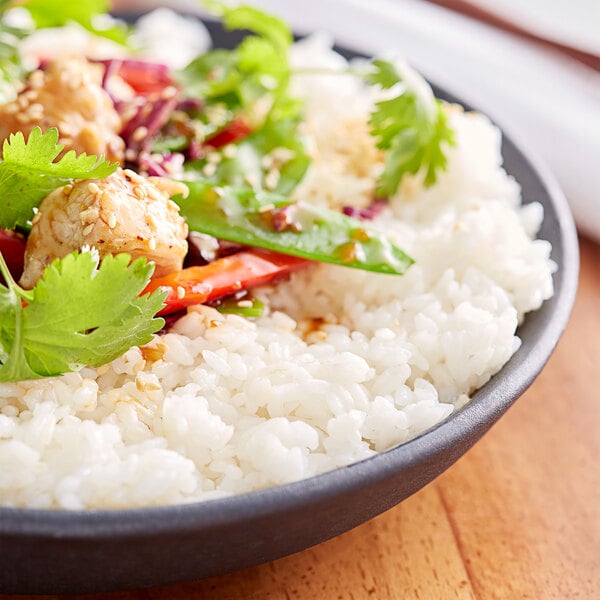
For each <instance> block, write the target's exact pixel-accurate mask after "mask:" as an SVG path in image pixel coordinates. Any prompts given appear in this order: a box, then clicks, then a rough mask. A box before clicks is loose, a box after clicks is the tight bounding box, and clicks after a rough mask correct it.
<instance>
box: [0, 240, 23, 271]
mask: <svg viewBox="0 0 600 600" xmlns="http://www.w3.org/2000/svg"><path fill="white" fill-rule="evenodd" d="M0 252H2V256H3V257H4V260H5V261H6V264H7V266H8V270H9V271H10V273H11V275H12V276H13V279H14V280H15V281H18V280H19V278H20V277H21V275H22V273H23V263H24V259H25V240H24V239H23V238H22V237H21V236H19V235H18V234H15V233H13V232H12V231H5V230H4V229H0ZM1 280H2V277H1V276H0V281H1Z"/></svg>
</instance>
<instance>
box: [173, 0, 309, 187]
mask: <svg viewBox="0 0 600 600" xmlns="http://www.w3.org/2000/svg"><path fill="white" fill-rule="evenodd" d="M204 4H205V6H207V8H209V10H211V11H212V12H213V13H214V14H215V15H217V16H220V17H222V19H223V24H224V26H225V27H226V28H227V29H242V30H245V31H249V32H250V33H251V35H248V36H246V37H245V38H244V39H243V40H242V41H241V43H240V44H239V45H238V46H237V48H235V49H234V50H223V49H217V50H213V51H212V52H208V53H206V54H203V55H202V56H199V57H198V58H196V59H195V60H194V61H192V62H191V63H190V64H189V65H188V67H186V68H185V69H184V70H183V71H182V72H180V73H179V75H178V79H179V81H180V83H181V84H182V85H183V87H184V90H185V92H186V94H187V95H189V96H192V97H196V98H200V99H202V101H203V103H204V104H205V105H206V106H207V110H206V116H205V120H206V121H207V122H206V123H205V134H206V135H207V136H210V135H212V134H214V133H215V132H218V131H219V130H220V129H224V128H226V127H227V125H228V124H229V123H231V122H232V121H233V120H234V119H239V118H241V119H242V120H244V121H245V122H247V123H248V124H249V126H250V128H251V130H252V133H251V134H250V135H248V136H247V137H245V138H244V139H243V140H241V141H238V142H236V152H235V153H234V154H233V155H231V154H228V153H225V152H223V150H222V149H218V150H216V153H217V154H220V159H219V160H218V161H217V162H216V163H215V162H213V163H212V165H216V166H215V168H213V167H212V165H209V166H208V168H205V167H207V160H206V159H202V160H198V161H194V162H191V163H188V164H187V165H186V170H187V171H196V172H198V173H199V174H200V175H201V177H207V178H208V180H209V181H211V182H213V183H220V184H225V185H233V186H250V187H252V188H254V189H267V190H269V191H275V192H279V193H283V194H287V193H290V192H291V191H292V190H293V189H294V188H295V187H296V186H297V185H298V183H299V182H300V180H301V179H302V178H303V177H304V174H305V173H306V170H307V168H308V165H309V163H310V159H309V157H308V154H307V152H306V148H305V144H304V140H303V138H302V136H301V135H300V134H299V132H298V125H299V123H300V119H301V108H302V105H301V102H300V101H299V100H297V99H295V98H292V97H291V96H290V95H289V93H288V86H289V82H290V76H291V71H290V66H289V57H288V54H289V50H290V46H291V44H292V42H293V36H292V34H291V32H290V30H289V28H288V26H287V25H286V24H285V23H284V22H283V21H281V20H280V19H278V18H277V17H275V16H273V15H270V14H266V13H264V12H262V11H260V10H258V9H256V8H253V7H250V6H237V7H234V8H232V7H228V6H226V5H224V4H223V3H221V2H214V1H211V2H205V3H204ZM215 109H218V115H219V122H218V124H217V125H215V124H214V123H213V122H212V121H211V115H213V114H214V113H215ZM211 111H212V112H211ZM209 143H210V142H209ZM277 149H284V150H285V152H284V154H285V155H286V159H285V160H284V161H280V160H275V161H274V163H275V166H274V168H273V167H271V166H270V164H269V160H270V159H269V155H270V154H271V153H272V152H273V151H276V150H277ZM276 154H277V152H276ZM281 154H282V153H281V152H279V155H281ZM265 160H267V164H265Z"/></svg>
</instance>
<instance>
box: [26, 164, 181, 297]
mask: <svg viewBox="0 0 600 600" xmlns="http://www.w3.org/2000/svg"><path fill="white" fill-rule="evenodd" d="M187 191H188V190H187V187H186V186H185V185H184V184H182V183H178V182H176V181H173V180H171V179H165V178H161V177H150V178H148V179H146V178H144V177H141V176H140V175H138V174H136V173H134V172H133V171H130V170H123V169H117V171H116V172H115V173H113V174H112V175H110V176H109V177H106V178H105V179H89V180H83V181H78V182H76V183H75V184H73V185H66V186H64V187H62V188H59V189H57V190H55V191H53V192H52V193H51V194H49V195H48V196H47V197H46V198H44V200H43V201H42V203H41V204H40V206H39V210H38V213H37V214H36V215H35V217H34V219H33V227H32V229H31V233H30V235H29V239H28V240H27V248H26V251H25V270H24V272H23V276H22V277H21V280H20V283H21V285H22V286H23V287H25V288H32V287H33V286H34V285H35V283H36V281H37V280H38V279H39V278H40V277H41V276H42V274H43V272H44V269H45V268H46V267H47V266H48V265H49V264H50V263H51V262H52V261H53V260H54V259H55V258H62V257H63V256H66V255H67V254H69V253H70V252H73V251H74V250H80V249H81V248H82V247H83V246H85V245H88V246H93V247H95V248H96V249H97V250H98V252H99V254H100V256H104V255H105V254H119V253H121V252H126V253H128V254H130V255H131V256H132V257H133V258H137V257H140V256H145V257H147V258H148V260H152V261H154V262H155V263H156V268H155V274H156V275H158V276H161V275H166V274H168V273H170V272H172V271H177V270H179V269H181V267H182V264H183V259H184V258H185V255H186V253H187V248H188V246H187V241H186V238H187V233H188V228H187V224H186V222H185V220H184V219H183V218H182V217H181V216H180V214H179V207H178V206H177V205H176V204H175V203H174V202H173V201H172V200H170V196H172V195H175V194H179V193H187Z"/></svg>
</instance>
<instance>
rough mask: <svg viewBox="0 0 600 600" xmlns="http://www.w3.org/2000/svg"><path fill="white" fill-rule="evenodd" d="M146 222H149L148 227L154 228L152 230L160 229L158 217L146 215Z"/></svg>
mask: <svg viewBox="0 0 600 600" xmlns="http://www.w3.org/2000/svg"><path fill="white" fill-rule="evenodd" d="M146 223H147V224H148V227H150V229H152V231H156V230H157V229H158V226H157V224H156V219H155V218H154V217H153V216H152V215H146Z"/></svg>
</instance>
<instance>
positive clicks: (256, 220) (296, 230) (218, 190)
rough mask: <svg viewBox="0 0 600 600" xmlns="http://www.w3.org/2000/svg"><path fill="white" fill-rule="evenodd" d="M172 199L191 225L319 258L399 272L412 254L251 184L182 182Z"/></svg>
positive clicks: (361, 226) (334, 215) (331, 214)
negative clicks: (185, 190) (183, 188)
mask: <svg viewBox="0 0 600 600" xmlns="http://www.w3.org/2000/svg"><path fill="white" fill-rule="evenodd" d="M185 183H186V184H187V186H188V187H189V190H190V193H189V195H188V196H187V197H186V198H183V197H182V196H176V197H174V198H173V200H175V202H177V203H178V204H179V206H180V208H181V214H182V215H183V216H184V217H185V218H186V220H187V222H188V226H189V228H190V230H193V231H199V232H201V233H206V234H209V235H212V236H214V237H216V238H220V239H223V240H228V241H231V242H237V243H239V244H244V245H246V246H253V247H257V248H265V249H267V250H273V251H275V252H280V253H282V254H289V255H292V256H299V257H302V258H308V259H310V260H315V261H319V262H326V263H333V264H338V265H343V266H346V267H353V268H357V269H363V270H366V271H375V272H377V273H388V274H395V275H401V274H403V273H404V272H405V271H406V269H407V268H408V267H409V266H410V265H411V264H412V263H413V259H412V258H411V257H410V256H408V255H407V254H406V253H405V252H404V251H403V250H402V249H400V248H399V247H398V246H396V245H395V244H394V243H393V242H392V241H391V240H389V239H388V238H387V237H385V236H384V235H383V234H382V233H381V232H379V231H377V230H376V229H375V228H373V227H371V226H369V225H368V224H366V223H364V222H362V221H359V220H356V219H353V218H351V217H348V216H346V215H344V214H341V213H338V212H335V211H332V210H327V209H323V208H320V207H316V206H312V205H310V204H305V203H302V202H292V201H290V200H289V198H287V197H285V196H282V195H279V194H273V193H268V192H264V191H253V190H251V189H249V188H236V187H229V186H217V185H214V184H211V183H208V182H206V181H186V182H185Z"/></svg>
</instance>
